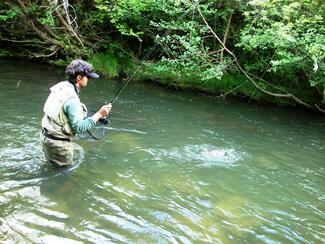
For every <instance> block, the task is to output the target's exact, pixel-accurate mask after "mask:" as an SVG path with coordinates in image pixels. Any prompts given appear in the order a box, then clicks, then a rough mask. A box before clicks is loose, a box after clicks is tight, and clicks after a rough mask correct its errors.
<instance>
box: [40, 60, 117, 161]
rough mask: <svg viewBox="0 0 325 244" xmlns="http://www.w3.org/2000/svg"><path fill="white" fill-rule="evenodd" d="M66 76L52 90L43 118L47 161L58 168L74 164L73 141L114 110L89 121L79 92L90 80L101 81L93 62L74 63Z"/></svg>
mask: <svg viewBox="0 0 325 244" xmlns="http://www.w3.org/2000/svg"><path fill="white" fill-rule="evenodd" d="M65 73H66V74H67V76H68V80H67V81H62V82H59V83H58V84H56V85H54V86H52V87H51V89H50V90H51V93H50V95H49V97H48V98H47V100H46V102H45V105H44V109H43V111H44V117H43V119H42V136H41V141H42V149H43V152H44V154H45V157H46V159H47V160H48V161H49V162H51V163H52V164H54V165H56V166H67V165H70V164H71V163H72V160H73V144H72V143H71V139H72V138H73V137H74V136H75V135H76V134H78V133H82V132H85V131H87V130H89V129H90V128H92V127H93V126H95V124H96V123H97V122H98V120H99V119H100V118H102V117H106V116H107V115H108V114H109V112H110V110H111V108H112V104H107V105H104V106H102V107H101V108H100V109H99V110H98V112H96V113H95V114H94V115H93V116H91V117H87V118H86V115H87V109H86V106H85V105H84V104H82V103H81V102H80V99H79V96H78V94H79V90H80V89H81V88H84V87H86V86H87V84H88V80H89V79H90V78H99V75H98V74H96V73H94V72H93V66H92V65H91V64H90V63H88V62H86V61H83V60H80V59H77V60H74V61H72V62H71V63H70V65H68V67H67V68H66V71H65Z"/></svg>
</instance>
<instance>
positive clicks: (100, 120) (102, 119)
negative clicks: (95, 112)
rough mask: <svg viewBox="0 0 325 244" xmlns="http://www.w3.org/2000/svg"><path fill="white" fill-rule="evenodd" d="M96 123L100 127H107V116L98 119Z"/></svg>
mask: <svg viewBox="0 0 325 244" xmlns="http://www.w3.org/2000/svg"><path fill="white" fill-rule="evenodd" d="M98 122H99V123H101V124H102V125H107V124H108V123H109V116H106V117H103V118H100V119H99V120H98Z"/></svg>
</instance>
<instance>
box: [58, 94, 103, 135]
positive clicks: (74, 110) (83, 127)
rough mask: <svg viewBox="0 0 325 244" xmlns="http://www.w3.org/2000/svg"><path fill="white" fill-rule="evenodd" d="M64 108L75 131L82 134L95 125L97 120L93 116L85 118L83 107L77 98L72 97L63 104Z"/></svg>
mask: <svg viewBox="0 0 325 244" xmlns="http://www.w3.org/2000/svg"><path fill="white" fill-rule="evenodd" d="M63 110H64V112H65V113H66V114H67V115H68V119H69V123H70V125H71V128H72V129H73V132H74V133H76V134H80V133H83V132H86V131H87V130H89V129H90V128H91V127H93V126H94V125H95V124H96V122H97V121H94V119H93V118H92V117H88V118H85V119H84V118H83V111H82V107H81V106H80V103H79V101H78V100H77V98H70V99H68V100H67V101H66V102H65V103H64V104H63Z"/></svg>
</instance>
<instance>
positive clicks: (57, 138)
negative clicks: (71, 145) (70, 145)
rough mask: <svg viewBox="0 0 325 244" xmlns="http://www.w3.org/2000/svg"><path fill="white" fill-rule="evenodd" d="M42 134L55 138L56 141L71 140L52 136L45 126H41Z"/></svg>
mask: <svg viewBox="0 0 325 244" xmlns="http://www.w3.org/2000/svg"><path fill="white" fill-rule="evenodd" d="M42 134H43V135H44V136H45V137H47V138H50V139H52V140H56V141H68V142H70V141H71V140H70V139H69V138H61V137H56V136H53V135H51V134H49V133H47V129H46V128H43V129H42Z"/></svg>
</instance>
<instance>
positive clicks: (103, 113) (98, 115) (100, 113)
mask: <svg viewBox="0 0 325 244" xmlns="http://www.w3.org/2000/svg"><path fill="white" fill-rule="evenodd" d="M111 109H112V104H111V103H109V104H107V105H104V106H102V107H101V108H100V109H99V110H98V112H97V113H95V114H94V115H93V116H92V119H93V120H94V121H95V123H97V121H98V120H99V119H100V118H102V117H106V116H107V115H108V114H109V112H110V111H111Z"/></svg>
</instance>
